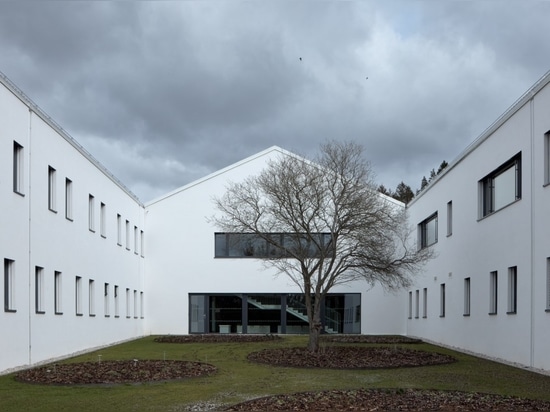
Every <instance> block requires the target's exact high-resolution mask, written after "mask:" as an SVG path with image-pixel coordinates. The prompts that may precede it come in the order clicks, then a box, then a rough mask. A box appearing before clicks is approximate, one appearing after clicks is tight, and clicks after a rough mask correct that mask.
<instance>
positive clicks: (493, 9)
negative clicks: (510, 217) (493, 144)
mask: <svg viewBox="0 0 550 412" xmlns="http://www.w3.org/2000/svg"><path fill="white" fill-rule="evenodd" d="M549 7H550V3H548V2H537V1H533V2H529V3H525V2H512V1H510V2H506V5H505V7H504V6H503V5H501V2H498V3H497V2H492V1H481V2H458V1H455V2H433V1H417V2H409V1H406V2H405V1H401V2H398V1H392V2H383V3H382V2H374V1H372V2H371V1H365V2H339V1H333V2H330V1H329V2H324V1H323V2H317V1H315V2H313V1H312V2H310V1H298V2H286V1H282V2H279V1H261V2H260V1H251V2H237V1H207V2H198V1H197V2H195V1H184V2H157V1H154V2H153V1H152V2H50V1H42V2H15V1H14V2H0V56H2V57H0V62H1V63H0V70H2V71H3V72H4V73H5V74H6V75H8V77H10V78H11V79H12V80H13V81H14V82H15V83H16V84H17V85H18V86H19V87H20V88H21V89H22V90H23V91H24V92H25V93H27V94H28V95H29V96H30V97H31V98H32V99H33V100H34V101H35V102H36V103H38V104H39V105H40V106H41V107H42V108H43V109H44V110H45V111H46V112H47V113H48V114H50V115H51V116H52V117H53V118H54V119H55V120H56V121H57V122H58V123H60V124H61V125H62V126H63V127H64V128H65V129H66V130H68V131H69V133H71V134H72V135H73V136H74V137H75V138H76V139H77V140H78V141H79V142H81V143H82V144H83V145H84V146H85V147H86V148H87V149H88V150H89V151H90V152H91V153H92V154H93V155H94V156H95V157H96V158H97V159H99V160H100V161H101V162H102V163H103V164H105V166H106V167H107V168H109V169H110V170H111V171H112V172H113V173H114V174H115V175H116V176H117V177H119V178H120V179H121V180H122V181H123V182H124V183H125V184H126V185H127V186H129V187H130V189H132V190H133V191H134V192H135V193H136V194H137V195H138V196H139V197H140V198H142V199H143V200H145V201H147V200H150V199H152V198H153V197H156V196H158V195H160V194H162V193H164V192H167V191H169V190H172V189H174V188H176V187H178V186H181V185H183V184H186V183H188V182H190V181H191V180H194V179H196V178H199V177H201V176H203V175H205V174H207V173H210V172H212V171H214V170H216V169H219V168H221V167H224V166H227V165H228V164H230V163H233V162H236V161H238V160H240V159H242V158H243V157H246V156H249V155H251V154H253V153H255V152H257V151H259V150H263V149H265V148H267V147H269V146H272V145H280V146H282V147H284V148H287V149H289V150H295V151H298V152H300V153H302V154H306V155H311V154H313V152H314V150H315V149H316V148H317V147H318V145H319V143H321V142H324V141H326V140H327V139H345V140H354V141H357V142H360V143H362V144H363V145H364V146H365V151H366V155H367V157H368V158H369V159H370V160H371V161H372V162H373V164H374V169H375V171H376V172H377V174H378V180H379V181H380V183H384V184H385V185H386V186H388V187H395V185H396V184H397V183H398V182H400V181H401V180H404V181H405V182H406V183H408V184H410V185H411V186H412V187H413V189H416V188H417V187H418V186H419V184H420V179H421V177H422V175H428V174H429V169H431V168H432V167H433V168H437V167H438V165H439V163H440V162H441V161H442V160H443V159H446V160H451V159H452V158H453V157H454V156H456V155H457V154H458V153H459V152H460V151H461V150H462V149H463V148H464V147H465V146H466V145H467V144H468V143H470V142H471V141H472V140H473V139H474V138H475V137H477V135H479V134H480V133H481V132H482V131H483V130H484V129H485V128H486V127H487V126H489V125H490V123H491V122H492V121H493V120H495V119H496V117H498V116H499V115H500V114H501V113H502V112H503V111H504V110H505V109H506V108H507V107H508V106H509V105H510V104H512V103H513V101H514V100H515V99H516V98H518V97H519V96H520V95H521V94H522V93H523V92H524V91H525V90H526V89H527V88H528V87H529V86H530V85H531V84H532V83H534V82H535V81H536V80H537V79H538V78H539V77H540V76H542V75H543V74H544V73H545V72H546V70H547V69H548V61H547V60H548V57H547V56H550V50H549V49H550V44H549V43H548V42H547V41H546V39H547V35H546V33H545V30H546V29H545V27H546V17H547V16H548V13H549V11H550V10H549ZM367 78H368V79H367Z"/></svg>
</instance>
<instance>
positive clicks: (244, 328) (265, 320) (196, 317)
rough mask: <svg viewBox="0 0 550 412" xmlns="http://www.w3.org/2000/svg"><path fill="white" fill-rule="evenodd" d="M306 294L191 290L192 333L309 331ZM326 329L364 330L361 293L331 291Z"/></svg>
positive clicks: (324, 306)
mask: <svg viewBox="0 0 550 412" xmlns="http://www.w3.org/2000/svg"><path fill="white" fill-rule="evenodd" d="M304 302H305V301H304V295H303V294H300V293H271V294H269V293H268V294H246V293H239V294H208V293H204V294H195V293H193V294H190V295H189V318H190V319H189V333H281V334H286V333H290V334H302V333H303V334H307V333H309V327H308V321H307V315H306V307H305V303H304ZM321 318H322V322H323V332H324V333H361V294H360V293H341V294H338V293H333V294H329V295H328V296H327V297H326V298H325V300H324V302H322V304H321Z"/></svg>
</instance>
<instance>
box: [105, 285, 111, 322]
mask: <svg viewBox="0 0 550 412" xmlns="http://www.w3.org/2000/svg"><path fill="white" fill-rule="evenodd" d="M103 311H104V312H105V317H106V318H108V317H109V316H111V313H110V307H109V284H108V283H105V285H103Z"/></svg>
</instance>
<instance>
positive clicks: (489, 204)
mask: <svg viewBox="0 0 550 412" xmlns="http://www.w3.org/2000/svg"><path fill="white" fill-rule="evenodd" d="M479 187H480V210H481V213H480V215H481V216H480V217H484V216H487V215H489V214H491V213H494V212H496V211H498V210H499V209H502V208H503V207H505V206H507V205H509V204H510V203H513V202H515V201H516V200H519V199H521V152H520V153H518V154H517V155H516V156H514V157H513V158H512V159H510V160H508V161H507V162H506V163H504V164H503V165H502V166H500V167H499V168H498V169H496V170H494V171H493V172H491V173H490V174H489V175H487V176H486V177H484V178H483V179H481V180H480V181H479Z"/></svg>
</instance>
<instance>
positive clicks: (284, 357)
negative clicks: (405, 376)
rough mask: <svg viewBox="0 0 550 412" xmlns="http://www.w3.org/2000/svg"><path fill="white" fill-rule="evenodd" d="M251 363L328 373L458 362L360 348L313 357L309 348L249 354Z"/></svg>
mask: <svg viewBox="0 0 550 412" xmlns="http://www.w3.org/2000/svg"><path fill="white" fill-rule="evenodd" d="M248 360H250V361H252V362H258V363H265V364H268V365H276V366H286V367H299V368H329V369H381V368H406V367H415V366H428V365H442V364H447V363H452V362H455V361H456V359H455V358H453V357H452V356H449V355H444V354H441V353H436V352H426V351H419V350H413V349H404V348H400V347H361V346H327V347H322V348H321V350H320V351H319V353H311V352H309V351H308V350H307V349H306V348H280V349H264V350H261V351H259V352H252V353H251V354H249V355H248Z"/></svg>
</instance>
